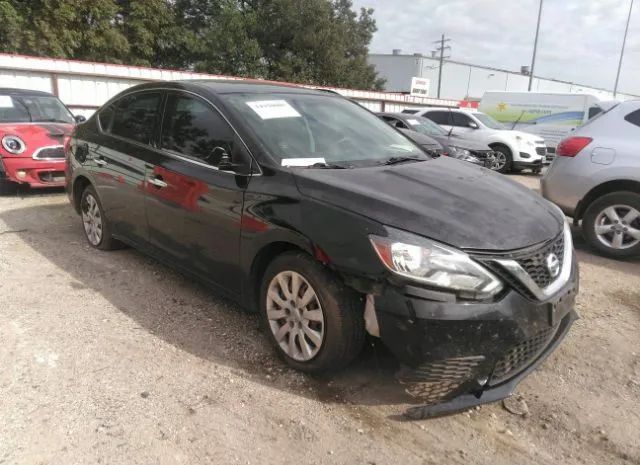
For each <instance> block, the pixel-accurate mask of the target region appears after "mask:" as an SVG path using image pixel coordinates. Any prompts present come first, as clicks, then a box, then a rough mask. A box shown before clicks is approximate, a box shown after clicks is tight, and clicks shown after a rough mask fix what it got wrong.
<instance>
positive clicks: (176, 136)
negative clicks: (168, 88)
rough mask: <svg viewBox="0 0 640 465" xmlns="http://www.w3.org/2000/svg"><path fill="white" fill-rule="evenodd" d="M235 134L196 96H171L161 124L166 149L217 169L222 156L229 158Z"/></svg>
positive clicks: (163, 145)
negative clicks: (225, 155) (224, 154)
mask: <svg viewBox="0 0 640 465" xmlns="http://www.w3.org/2000/svg"><path fill="white" fill-rule="evenodd" d="M234 140H235V133H234V132H233V129H231V127H230V126H229V124H228V123H227V122H226V121H225V120H224V118H222V116H220V114H219V113H218V112H217V111H216V110H215V109H214V108H212V107H211V106H210V105H209V104H207V103H206V102H204V101H203V100H200V99H199V98H196V97H190V96H186V95H179V94H170V95H169V98H168V99H167V106H166V110H165V117H164V122H163V124H162V136H161V146H162V148H163V149H165V150H170V151H172V152H175V153H178V154H180V155H186V156H188V157H191V158H196V159H198V160H199V161H203V162H205V163H208V164H210V165H213V166H217V165H218V163H219V162H220V158H221V156H222V154H223V153H226V154H227V155H229V156H230V157H231V156H232V154H233V150H234Z"/></svg>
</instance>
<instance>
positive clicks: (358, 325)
mask: <svg viewBox="0 0 640 465" xmlns="http://www.w3.org/2000/svg"><path fill="white" fill-rule="evenodd" d="M291 264H293V268H294V269H292V266H291ZM284 269H291V270H292V271H297V272H299V273H301V274H303V275H304V276H305V278H306V279H307V280H308V281H310V282H311V284H312V285H313V286H314V288H315V290H316V292H317V293H318V297H319V298H320V300H321V303H322V305H323V311H324V312H325V318H329V317H331V318H333V319H334V321H333V325H332V326H335V328H337V333H338V334H329V331H331V327H330V325H329V323H328V322H327V324H326V329H325V332H326V336H325V337H331V340H330V341H327V340H326V339H325V342H324V347H323V348H322V349H321V351H320V352H319V353H318V355H317V356H316V357H315V358H313V359H312V360H310V361H308V362H298V361H295V360H293V359H291V358H289V357H287V356H286V354H284V353H283V352H282V351H281V350H280V347H279V346H278V344H277V343H276V341H275V339H274V338H273V335H272V333H271V329H270V328H269V322H268V319H267V316H266V310H265V295H266V288H267V286H268V285H269V281H270V280H271V277H272V276H274V275H275V274H277V273H278V272H280V271H283V270H284ZM319 281H320V282H319ZM334 309H340V311H334ZM260 314H261V319H262V322H263V325H264V327H265V330H266V332H267V334H268V336H269V339H270V341H271V342H272V343H273V345H274V347H275V348H276V351H277V352H278V354H279V355H280V356H281V357H282V358H283V359H284V360H285V361H286V362H287V363H288V364H289V365H291V366H292V367H294V368H296V369H298V370H300V371H305V372H309V373H319V372H331V371H338V370H341V369H343V368H345V367H346V366H347V365H349V364H350V363H351V362H353V360H354V359H355V358H356V357H357V356H358V355H359V354H360V351H361V350H362V347H363V345H364V340H365V328H364V300H363V299H362V298H361V296H359V295H358V294H357V293H356V292H355V291H354V290H352V289H350V288H349V287H347V286H346V285H345V284H344V283H342V282H341V281H340V280H339V279H338V278H337V276H335V275H334V274H333V273H331V271H330V270H328V269H327V268H326V267H324V266H323V265H322V264H320V263H319V262H318V261H316V260H314V259H313V258H312V257H311V256H310V255H308V254H307V253H305V252H302V251H291V252H285V253H283V254H281V255H279V256H277V257H276V258H275V259H274V260H273V261H272V262H271V263H270V264H269V266H268V267H267V270H266V271H265V273H264V276H263V281H262V285H261V287H260Z"/></svg>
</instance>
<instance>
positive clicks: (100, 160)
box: [93, 158, 107, 166]
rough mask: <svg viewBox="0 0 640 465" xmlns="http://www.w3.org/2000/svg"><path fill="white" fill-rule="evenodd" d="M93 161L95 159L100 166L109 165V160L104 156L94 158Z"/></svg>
mask: <svg viewBox="0 0 640 465" xmlns="http://www.w3.org/2000/svg"><path fill="white" fill-rule="evenodd" d="M93 161H95V162H96V165H98V166H107V161H106V160H103V159H102V158H94V159H93Z"/></svg>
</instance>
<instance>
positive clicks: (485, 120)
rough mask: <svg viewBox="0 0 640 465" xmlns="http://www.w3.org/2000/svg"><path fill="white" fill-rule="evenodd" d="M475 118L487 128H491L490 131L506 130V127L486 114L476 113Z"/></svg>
mask: <svg viewBox="0 0 640 465" xmlns="http://www.w3.org/2000/svg"><path fill="white" fill-rule="evenodd" d="M474 116H475V117H476V118H477V119H478V120H479V121H480V122H481V123H482V124H484V125H485V126H486V127H488V128H490V129H504V128H505V127H504V126H503V125H502V124H500V123H498V122H497V121H496V120H495V119H493V118H492V117H491V116H489V115H487V114H486V113H474Z"/></svg>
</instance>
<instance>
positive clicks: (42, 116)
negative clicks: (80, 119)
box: [0, 94, 75, 124]
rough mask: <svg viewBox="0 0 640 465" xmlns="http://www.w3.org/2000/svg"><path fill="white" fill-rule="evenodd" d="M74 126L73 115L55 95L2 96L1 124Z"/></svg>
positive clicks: (0, 103)
mask: <svg viewBox="0 0 640 465" xmlns="http://www.w3.org/2000/svg"><path fill="white" fill-rule="evenodd" d="M30 122H42V123H44V122H51V123H68V124H74V123H75V120H74V119H73V115H72V114H71V112H69V110H68V109H67V107H65V106H64V105H63V104H62V102H61V101H60V100H58V99H57V98H56V97H54V96H53V95H15V94H14V95H2V94H0V123H30Z"/></svg>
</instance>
